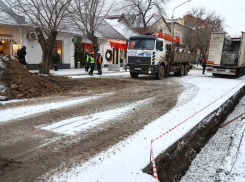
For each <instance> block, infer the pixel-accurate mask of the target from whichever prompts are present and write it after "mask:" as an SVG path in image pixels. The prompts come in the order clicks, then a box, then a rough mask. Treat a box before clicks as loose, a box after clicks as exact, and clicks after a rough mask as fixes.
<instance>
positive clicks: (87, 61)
mask: <svg viewBox="0 0 245 182" xmlns="http://www.w3.org/2000/svg"><path fill="white" fill-rule="evenodd" d="M84 58H85V61H84V62H85V72H88V68H89V52H88V49H86V52H85V56H84Z"/></svg>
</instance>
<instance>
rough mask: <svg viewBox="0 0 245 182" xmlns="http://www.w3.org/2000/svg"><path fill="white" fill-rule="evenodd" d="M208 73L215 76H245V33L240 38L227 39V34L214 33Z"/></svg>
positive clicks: (211, 41)
mask: <svg viewBox="0 0 245 182" xmlns="http://www.w3.org/2000/svg"><path fill="white" fill-rule="evenodd" d="M207 72H211V73H213V75H219V74H220V75H235V76H237V77H240V76H242V75H244V74H245V33H244V32H242V36H241V37H240V38H229V39H227V38H225V33H212V34H211V38H210V44H209V51H208V61H207Z"/></svg>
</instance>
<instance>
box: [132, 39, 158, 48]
mask: <svg viewBox="0 0 245 182" xmlns="http://www.w3.org/2000/svg"><path fill="white" fill-rule="evenodd" d="M154 47H155V40H153V39H135V40H130V41H129V44H128V49H143V50H153V49H154Z"/></svg>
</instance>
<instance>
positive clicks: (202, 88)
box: [46, 71, 245, 182]
mask: <svg viewBox="0 0 245 182" xmlns="http://www.w3.org/2000/svg"><path fill="white" fill-rule="evenodd" d="M172 79H174V80H175V79H176V81H178V82H180V83H182V84H183V85H184V86H185V87H186V90H185V92H184V93H182V95H180V97H179V98H178V104H177V105H176V107H174V108H173V109H172V110H171V111H170V112H168V113H167V114H165V115H163V116H161V117H159V118H158V119H156V120H155V121H153V122H152V123H150V124H148V125H147V126H145V127H144V129H142V130H141V131H139V132H137V133H136V134H134V135H133V136H131V137H129V138H128V139H126V140H124V141H122V142H120V143H118V144H117V145H115V146H113V147H112V148H110V149H109V150H107V151H105V152H103V153H101V154H98V155H97V156H96V157H94V158H92V159H91V160H89V161H88V162H85V163H83V164H81V165H79V166H77V167H74V168H73V169H70V170H68V172H64V171H63V172H57V174H56V175H54V176H52V180H51V181H70V182H75V181H88V182H90V181H91V182H93V181H94V182H95V181H100V182H107V181H139V182H143V181H151V180H153V179H152V177H151V176H148V175H147V174H144V173H142V169H143V168H144V167H145V166H146V165H147V164H148V163H149V148H150V142H151V139H152V138H156V137H157V136H158V135H160V134H161V133H163V132H164V131H167V130H168V129H169V128H171V127H172V126H175V125H177V124H178V123H180V122H181V121H183V120H185V119H186V118H188V117H189V116H191V115H192V114H194V113H196V112H198V111H199V110H201V109H203V108H204V107H206V106H207V105H209V104H210V103H212V102H213V101H214V100H216V99H218V98H220V97H221V96H222V95H224V97H222V98H221V99H220V100H218V101H217V102H215V103H214V104H212V105H211V106H209V107H208V108H207V109H205V110H204V111H203V112H200V113H199V114H198V115H196V116H194V117H193V118H192V119H190V120H189V121H188V122H187V123H185V124H184V125H182V126H181V127H179V128H178V129H177V130H175V131H174V132H172V133H170V134H168V135H167V136H165V137H163V138H161V139H160V140H158V141H157V142H156V143H155V144H154V146H153V147H154V151H155V154H156V155H158V154H160V153H161V152H162V151H164V150H165V149H166V148H167V147H168V146H170V145H171V144H173V143H174V142H175V141H176V140H178V139H179V138H181V137H182V136H183V135H185V134H186V133H187V132H188V131H189V130H190V129H191V128H192V127H193V126H195V125H196V124H197V123H198V122H200V121H201V120H202V119H203V118H204V117H205V116H207V115H208V114H209V113H211V112H212V111H213V110H215V109H217V108H218V107H219V106H220V105H221V104H222V103H224V102H225V101H226V100H227V99H228V98H229V97H231V96H232V95H233V94H234V93H236V91H238V90H239V89H240V88H241V87H242V86H243V85H244V79H245V78H244V77H243V78H240V79H227V78H215V77H212V76H211V75H209V74H207V75H205V76H203V75H200V72H198V71H193V73H191V74H190V75H189V76H188V77H183V78H172ZM190 85H195V86H196V87H190ZM231 89H232V90H231ZM46 177H50V175H49V174H47V175H46Z"/></svg>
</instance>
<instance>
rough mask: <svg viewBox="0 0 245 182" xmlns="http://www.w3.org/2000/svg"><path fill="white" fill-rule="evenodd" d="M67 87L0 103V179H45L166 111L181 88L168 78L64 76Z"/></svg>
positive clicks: (23, 181)
mask: <svg viewBox="0 0 245 182" xmlns="http://www.w3.org/2000/svg"><path fill="white" fill-rule="evenodd" d="M50 80H51V81H52V82H54V83H56V84H58V85H60V86H62V87H64V88H65V89H66V90H67V91H66V92H64V93H61V94H57V93H54V95H52V94H51V95H52V96H50V97H42V98H36V99H28V100H23V101H18V102H8V103H5V104H3V103H2V104H1V105H0V181H3V182H10V181H11V182H13V181H16V182H27V181H45V179H42V175H44V174H45V173H46V172H50V171H52V170H54V169H55V170H57V169H58V170H59V169H60V170H62V169H63V168H64V167H66V168H67V167H68V168H69V167H72V166H74V165H77V164H80V163H82V162H84V161H86V160H88V159H90V158H91V157H93V156H94V155H96V154H98V153H100V152H102V151H103V150H106V149H108V148H110V147H111V146H113V145H114V144H116V143H118V142H119V141H121V140H123V139H125V138H127V137H128V136H130V135H132V134H134V133H135V132H137V131H139V130H140V129H142V128H143V127H144V126H145V125H147V124H148V123H150V122H152V121H154V120H155V119H157V118H158V117H160V116H161V115H163V114H165V113H166V112H168V111H169V110H170V109H171V108H172V107H174V106H175V104H176V102H177V98H178V95H179V94H180V93H181V92H182V91H183V90H184V87H183V86H181V85H180V84H179V83H177V82H174V81H173V80H174V79H172V78H165V79H164V80H161V81H158V80H155V78H154V77H152V78H151V77H149V78H148V77H147V78H144V77H143V78H139V79H131V78H115V77H114V78H96V79H93V78H89V79H68V78H64V77H50Z"/></svg>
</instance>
